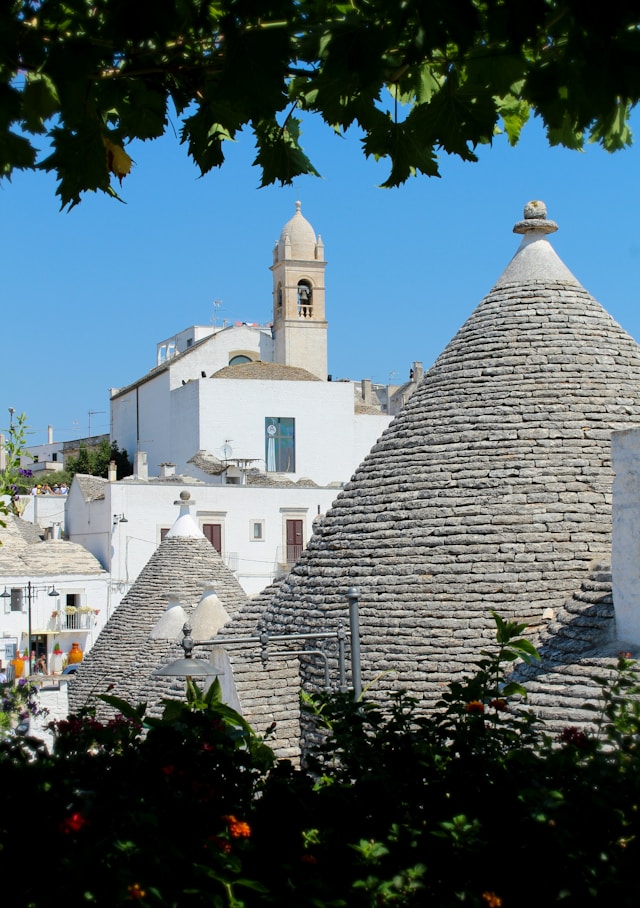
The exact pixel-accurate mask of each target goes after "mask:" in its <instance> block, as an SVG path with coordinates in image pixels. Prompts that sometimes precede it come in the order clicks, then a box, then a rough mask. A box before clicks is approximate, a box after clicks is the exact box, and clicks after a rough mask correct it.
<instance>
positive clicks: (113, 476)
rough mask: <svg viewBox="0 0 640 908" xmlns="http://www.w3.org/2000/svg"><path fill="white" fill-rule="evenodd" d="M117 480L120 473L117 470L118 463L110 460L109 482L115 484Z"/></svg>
mask: <svg viewBox="0 0 640 908" xmlns="http://www.w3.org/2000/svg"><path fill="white" fill-rule="evenodd" d="M117 478H118V471H117V469H116V462H115V460H110V461H109V469H108V471H107V479H108V480H109V482H115V481H116V479H117Z"/></svg>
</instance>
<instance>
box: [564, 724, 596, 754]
mask: <svg viewBox="0 0 640 908" xmlns="http://www.w3.org/2000/svg"><path fill="white" fill-rule="evenodd" d="M560 740H561V741H562V743H563V744H569V745H570V746H571V747H577V748H578V749H582V748H584V747H586V746H587V745H588V743H589V738H588V737H587V735H586V734H585V733H584V732H583V731H580V729H579V728H576V727H575V726H574V725H571V726H569V728H565V729H564V730H563V731H562V733H561V735H560Z"/></svg>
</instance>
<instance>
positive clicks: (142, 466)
mask: <svg viewBox="0 0 640 908" xmlns="http://www.w3.org/2000/svg"><path fill="white" fill-rule="evenodd" d="M133 472H134V473H135V474H136V477H137V478H138V479H142V480H144V481H145V482H146V481H147V479H148V478H149V468H148V466H147V452H146V451H136V456H135V463H134V469H133Z"/></svg>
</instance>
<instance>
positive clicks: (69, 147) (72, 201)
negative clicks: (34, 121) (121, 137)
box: [37, 121, 117, 209]
mask: <svg viewBox="0 0 640 908" xmlns="http://www.w3.org/2000/svg"><path fill="white" fill-rule="evenodd" d="M51 136H52V144H53V152H52V153H51V154H50V155H49V157H47V158H45V160H44V161H42V162H41V163H40V164H38V165H37V166H38V167H39V168H40V169H42V170H47V171H51V170H53V171H56V173H57V175H58V178H59V183H58V188H57V190H56V193H57V195H59V196H60V198H61V200H62V206H61V207H62V208H64V207H66V206H67V205H68V206H69V209H71V208H73V207H74V206H75V205H77V204H78V203H79V202H80V195H81V193H83V192H87V191H88V190H93V191H95V190H97V189H100V190H102V191H103V192H106V193H107V194H109V195H113V196H116V193H115V191H114V190H113V188H112V186H111V184H110V181H109V172H108V170H107V156H106V151H105V147H104V145H103V142H102V131H101V129H100V124H99V123H98V122H97V121H87V122H83V123H82V124H81V126H80V127H79V128H78V129H77V130H74V131H68V130H66V129H65V128H64V127H63V126H60V127H55V128H54V129H52V130H51ZM116 197H117V196H116Z"/></svg>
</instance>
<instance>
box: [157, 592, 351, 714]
mask: <svg viewBox="0 0 640 908" xmlns="http://www.w3.org/2000/svg"><path fill="white" fill-rule="evenodd" d="M358 597H359V591H358V590H357V589H356V588H355V587H349V589H348V591H347V599H348V603H349V628H350V638H351V681H352V689H353V699H354V700H358V699H359V698H360V696H361V694H362V680H361V664H360V618H359V612H358ZM197 611H198V610H197V609H196V611H195V612H194V615H193V618H194V621H196V620H197V617H196V616H197ZM160 620H162V619H160ZM152 633H153V632H152ZM182 634H183V636H182V640H180V641H179V642H180V646H181V647H182V650H183V653H184V655H183V657H182V658H181V659H176V660H175V661H174V662H170V663H168V664H167V665H163V666H161V667H160V668H158V669H156V670H155V671H154V672H153V673H152V674H153V676H154V677H162V676H167V675H168V676H173V677H200V678H203V677H213V676H217V675H222V674H224V669H222V668H220V667H219V666H218V665H216V664H215V663H214V662H205V661H204V660H202V659H196V658H194V656H193V649H194V647H196V646H207V645H209V646H211V645H213V646H217V647H219V648H220V649H222V650H224V649H225V648H226V647H228V646H242V645H247V644H251V645H255V644H256V643H259V644H260V645H261V647H262V660H263V662H264V663H266V662H267V661H268V659H269V654H268V651H267V648H268V646H269V645H270V644H272V643H276V644H278V643H289V642H293V641H307V640H314V641H319V640H329V639H332V640H335V641H336V642H337V646H338V665H339V674H340V689H341V690H343V691H345V690H347V686H346V669H345V647H344V643H345V636H346V632H345V629H344V627H338V629H337V630H335V631H318V632H313V631H311V632H309V633H300V634H267V633H262V634H260V635H251V636H246V637H244V636H243V637H235V638H233V637H229V638H224V639H223V640H221V639H220V638H218V637H213V638H212V639H210V640H194V639H193V637H192V636H191V625H190V623H189V620H188V619H187V621H186V622H185V624H184V626H183V628H182ZM282 655H283V656H294V655H295V656H304V655H306V656H320V657H321V658H322V659H323V662H324V667H325V687H327V688H328V687H329V668H328V659H327V655H326V653H325V652H324V651H323V650H321V649H318V648H317V647H316V648H313V649H296V650H285V651H283V653H282Z"/></svg>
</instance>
